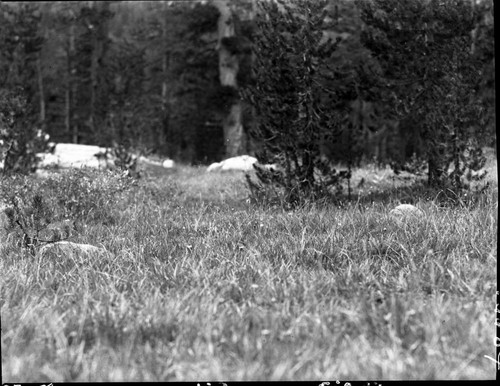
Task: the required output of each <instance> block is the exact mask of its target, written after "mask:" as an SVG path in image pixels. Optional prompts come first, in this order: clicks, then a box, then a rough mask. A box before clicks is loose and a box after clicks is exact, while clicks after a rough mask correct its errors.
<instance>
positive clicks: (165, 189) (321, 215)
mask: <svg viewBox="0 0 500 386" xmlns="http://www.w3.org/2000/svg"><path fill="white" fill-rule="evenodd" d="M490 169H491V170H490V175H489V178H490V179H491V187H490V189H488V190H487V191H486V192H484V193H483V194H482V195H481V196H480V197H479V198H478V199H474V200H472V199H471V200H470V201H463V202H461V203H460V204H458V205H444V204H442V203H441V202H440V201H439V200H438V199H437V197H436V196H433V195H432V194H425V193H424V192H423V191H419V190H418V189H417V188H406V189H405V188H404V185H405V184H408V181H403V182H401V181H400V182H397V181H396V180H395V179H394V178H393V177H391V173H390V172H389V171H388V169H376V168H374V167H370V168H365V169H362V170H360V171H358V172H357V173H356V175H355V176H354V180H355V182H356V181H358V182H359V181H360V180H361V178H364V179H365V181H366V182H365V183H364V184H363V185H362V189H363V191H360V189H361V187H360V188H359V189H358V190H355V192H354V193H355V194H354V196H353V199H352V200H351V202H349V203H344V204H333V203H327V202H322V203H316V204H310V205H305V206H302V207H299V208H295V209H293V210H287V209H284V208H282V207H280V206H279V205H272V204H265V205H264V204H259V203H257V202H254V201H253V200H251V199H249V197H248V195H249V194H248V188H247V186H246V183H245V180H244V177H243V174H242V173H237V172H234V173H225V174H222V173H220V174H207V173H206V172H205V168H196V167H187V166H180V167H179V168H177V169H176V170H175V171H173V172H169V173H165V174H164V175H157V176H150V177H145V178H143V179H140V180H139V181H138V182H137V184H136V186H134V187H132V188H130V190H127V191H125V192H124V193H120V194H118V193H116V195H115V196H113V198H111V199H107V200H102V201H100V202H99V208H98V210H99V211H100V212H99V213H97V212H96V208H95V206H94V207H92V208H93V212H92V213H91V211H87V212H86V214H85V216H86V217H85V216H83V217H82V224H83V225H82V226H81V227H80V230H79V232H78V233H77V234H76V235H74V236H73V237H72V238H71V240H72V241H75V242H81V243H89V244H93V245H97V246H100V247H103V248H105V249H106V250H107V251H108V253H107V254H106V255H105V256H99V257H94V256H89V258H88V259H85V260H77V261H66V260H65V259H64V258H62V259H55V260H53V261H48V260H47V259H41V258H39V257H38V256H32V255H30V254H29V253H28V252H26V251H23V250H22V249H21V248H20V247H18V246H17V245H16V243H15V240H13V239H12V238H11V239H9V240H8V242H7V243H4V244H3V245H2V246H1V247H0V248H1V249H0V253H1V254H2V256H1V259H0V272H1V290H0V307H1V309H0V310H1V322H2V336H1V345H2V354H1V355H2V371H3V374H2V376H3V382H70V381H84V382H93V381H215V380H224V381H234V380H337V379H340V380H361V379H362V380H401V379H406V380H407V379H418V380H429V379H494V378H495V374H496V371H495V369H496V364H495V363H494V362H493V361H492V360H491V359H488V358H486V357H485V355H486V356H489V357H492V358H495V357H496V351H495V350H496V349H495V344H494V343H495V332H496V331H495V304H496V283H497V274H496V271H497V270H496V268H497V241H496V237H497V225H498V223H497V221H498V220H497V219H498V217H497V213H498V182H497V174H496V173H497V172H496V160H492V161H491V163H490ZM100 178H102V179H104V181H105V182H106V178H107V177H106V175H103V177H100ZM356 179H357V180H356ZM4 182H5V181H4ZM355 185H356V184H355ZM357 185H361V184H357ZM387 189H391V191H390V192H389V193H384V191H387ZM66 194H67V193H66ZM361 194H362V195H361ZM46 196H47V197H46V198H47V200H48V201H50V199H51V196H50V194H49V193H46ZM357 197H358V198H357ZM80 199H81V200H85V199H87V200H90V201H92V200H93V197H86V198H85V196H82V197H80ZM400 202H408V203H412V204H414V205H416V206H418V207H419V208H421V209H422V210H423V211H424V213H425V215H424V216H423V217H421V218H412V219H411V220H408V221H406V220H404V221H396V220H395V219H394V218H392V217H391V216H390V215H389V210H390V209H391V208H393V207H394V206H396V205H397V204H398V203H400ZM94 203H95V202H94ZM89 205H90V203H89ZM82 213H83V212H82Z"/></svg>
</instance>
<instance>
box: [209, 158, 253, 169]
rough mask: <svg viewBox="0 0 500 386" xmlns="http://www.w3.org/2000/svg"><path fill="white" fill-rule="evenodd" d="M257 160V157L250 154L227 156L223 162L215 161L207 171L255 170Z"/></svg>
mask: <svg viewBox="0 0 500 386" xmlns="http://www.w3.org/2000/svg"><path fill="white" fill-rule="evenodd" d="M255 162H257V158H255V157H252V156H249V155H240V156H238V157H232V158H227V159H225V160H224V161H221V162H215V163H213V164H211V165H210V166H209V167H208V168H207V172H214V171H221V172H226V171H232V170H240V171H249V170H253V164H254V163H255Z"/></svg>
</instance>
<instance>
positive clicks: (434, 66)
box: [358, 0, 485, 189]
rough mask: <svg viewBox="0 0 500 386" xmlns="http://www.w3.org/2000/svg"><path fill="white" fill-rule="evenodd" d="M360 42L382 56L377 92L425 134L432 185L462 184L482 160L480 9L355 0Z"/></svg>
mask: <svg viewBox="0 0 500 386" xmlns="http://www.w3.org/2000/svg"><path fill="white" fill-rule="evenodd" d="M358 6H359V7H360V9H361V16H362V19H363V21H364V23H365V25H366V27H365V29H364V31H363V34H362V42H363V43H364V44H365V45H366V47H367V48H369V49H370V51H371V52H372V54H373V55H374V56H375V57H376V58H377V60H378V62H379V64H380V67H381V73H380V75H379V79H378V80H379V83H380V85H381V88H382V89H381V93H380V97H381V99H382V100H383V101H384V103H385V104H387V106H390V107H391V110H392V115H393V116H394V117H395V118H397V119H398V120H399V121H403V120H405V119H410V120H411V121H413V122H418V124H415V125H414V127H413V131H414V133H415V132H416V134H417V138H418V139H419V140H421V141H423V144H424V146H425V148H426V151H425V157H426V158H427V160H428V179H429V183H430V184H431V185H434V186H449V185H453V187H454V188H455V189H460V188H461V187H463V181H462V179H461V177H462V176H463V175H464V174H465V172H466V171H467V170H469V169H471V170H473V171H476V170H478V169H480V168H481V167H482V166H483V164H484V157H483V156H482V154H481V147H482V146H484V142H483V141H479V138H481V137H482V136H483V135H484V133H485V130H484V125H482V124H478V123H479V122H480V120H481V116H482V115H484V107H483V104H482V103H481V102H482V100H481V98H480V97H479V96H478V92H477V91H478V89H479V84H480V80H481V79H482V77H483V76H484V75H483V71H482V70H483V65H482V62H481V60H480V59H479V58H478V57H477V55H475V54H474V52H473V51H472V50H471V45H472V43H473V41H472V37H473V35H472V31H473V30H474V28H475V26H476V25H477V19H478V17H479V16H481V13H479V12H477V10H476V9H475V8H474V6H473V4H472V3H470V2H464V1H445V2H433V1H430V2H428V1H420V0H411V1H405V2H400V1H392V0H376V1H368V0H367V1H364V0H361V1H358Z"/></svg>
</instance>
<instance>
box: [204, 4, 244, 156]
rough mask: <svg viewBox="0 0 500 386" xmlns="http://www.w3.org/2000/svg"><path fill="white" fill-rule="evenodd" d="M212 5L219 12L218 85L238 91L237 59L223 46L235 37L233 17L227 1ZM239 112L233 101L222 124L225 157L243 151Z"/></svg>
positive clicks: (238, 107) (237, 101)
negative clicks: (227, 39)
mask: <svg viewBox="0 0 500 386" xmlns="http://www.w3.org/2000/svg"><path fill="white" fill-rule="evenodd" d="M212 4H213V5H214V6H216V7H217V9H218V10H219V12H220V16H219V21H218V35H219V36H218V42H217V49H218V51H219V77H220V83H221V85H222V86H226V87H232V88H234V89H238V84H237V80H236V77H237V75H238V70H239V58H238V56H237V55H236V54H233V53H232V52H230V51H229V50H228V48H227V47H226V45H225V44H224V39H225V38H231V37H235V28H234V16H233V14H232V12H231V9H230V8H229V1H228V0H217V1H214V2H213V3H212ZM241 110H242V106H241V101H240V100H239V99H235V100H234V101H233V102H232V105H231V106H230V107H229V111H228V114H227V116H226V118H225V119H224V120H223V123H222V125H223V129H224V143H225V151H226V157H234V156H237V155H240V154H242V152H243V150H244V141H245V133H244V131H243V124H242V122H241Z"/></svg>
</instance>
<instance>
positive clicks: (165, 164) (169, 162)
mask: <svg viewBox="0 0 500 386" xmlns="http://www.w3.org/2000/svg"><path fill="white" fill-rule="evenodd" d="M174 165H175V163H174V160H171V159H166V160H165V161H163V163H162V166H163V167H164V168H165V169H172V168H173V167H174Z"/></svg>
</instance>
